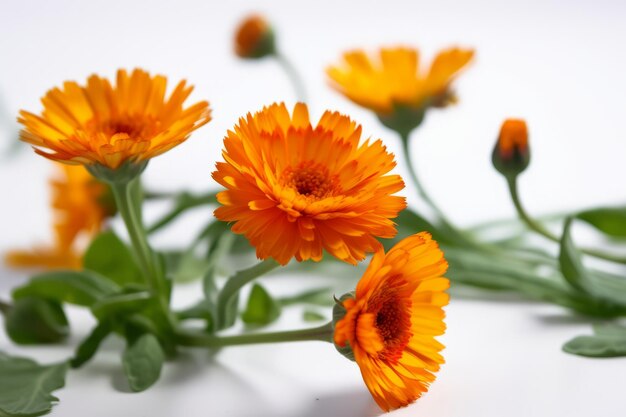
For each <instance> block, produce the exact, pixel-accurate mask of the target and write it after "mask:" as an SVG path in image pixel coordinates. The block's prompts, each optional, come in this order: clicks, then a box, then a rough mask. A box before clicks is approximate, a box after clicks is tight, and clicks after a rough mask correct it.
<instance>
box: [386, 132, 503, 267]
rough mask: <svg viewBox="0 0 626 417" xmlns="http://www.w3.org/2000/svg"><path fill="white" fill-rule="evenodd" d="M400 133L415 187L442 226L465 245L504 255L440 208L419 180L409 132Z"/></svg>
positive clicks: (405, 157)
mask: <svg viewBox="0 0 626 417" xmlns="http://www.w3.org/2000/svg"><path fill="white" fill-rule="evenodd" d="M398 134H399V135H400V141H401V142H402V151H403V153H404V160H405V161H406V164H407V168H408V171H409V176H410V177H411V180H412V181H413V185H415V188H416V189H417V192H418V194H419V195H420V197H421V198H422V200H423V201H424V202H425V203H426V204H428V206H429V207H430V208H431V209H432V210H433V212H434V213H435V215H436V216H437V217H438V219H439V221H440V223H441V226H442V227H443V228H445V230H446V231H447V232H448V233H449V234H451V235H453V236H454V237H455V239H457V240H458V242H459V243H462V244H464V245H465V246H469V247H473V248H476V249H480V250H482V251H484V252H490V253H492V254H499V255H503V251H501V250H498V248H496V247H493V246H491V245H487V244H484V243H482V242H478V241H476V240H475V239H473V238H471V236H468V235H467V234H466V233H464V232H463V231H462V230H459V229H458V228H457V227H456V226H454V225H453V224H452V222H450V221H449V220H448V218H447V216H446V215H445V214H444V213H443V211H442V210H441V209H440V208H439V206H437V204H435V202H434V201H433V199H432V198H430V195H429V194H428V193H427V192H426V189H425V188H424V186H423V185H422V183H421V182H420V180H419V177H418V176H417V170H416V169H415V166H414V165H413V160H412V159H411V152H410V151H409V133H401V132H398Z"/></svg>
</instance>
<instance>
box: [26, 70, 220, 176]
mask: <svg viewBox="0 0 626 417" xmlns="http://www.w3.org/2000/svg"><path fill="white" fill-rule="evenodd" d="M166 84H167V79H166V78H165V77H164V76H161V75H156V76H150V75H149V74H148V73H147V72H145V71H142V70H140V69H135V70H134V71H133V72H132V73H131V74H128V73H127V72H126V71H125V70H119V71H118V72H117V80H116V84H115V86H111V83H110V82H109V81H108V80H107V79H105V78H101V77H99V76H97V75H92V76H91V77H89V79H88V80H87V84H86V85H84V86H81V85H79V84H78V83H76V82H74V81H67V82H65V83H64V84H63V87H62V88H54V89H52V90H50V91H48V93H47V94H46V95H45V96H44V97H43V98H42V99H41V101H42V103H43V106H44V110H43V112H42V113H41V115H40V116H38V115H35V114H33V113H29V112H27V111H21V112H20V117H19V119H18V120H19V122H20V123H22V124H23V125H24V130H22V132H21V139H22V140H23V141H25V142H28V143H30V144H32V145H33V146H34V147H35V151H36V152H37V153H39V154H40V155H43V156H45V157H46V158H49V159H52V160H55V161H58V162H63V163H66V164H74V165H76V164H83V165H88V166H90V165H99V166H103V167H106V168H109V169H113V170H115V169H117V168H119V167H120V165H122V164H124V163H125V162H131V163H134V162H142V161H147V160H148V159H150V158H153V157H155V156H157V155H160V154H162V153H164V152H166V151H168V150H169V149H171V148H173V147H175V146H176V145H178V144H180V143H181V142H183V141H185V140H186V139H187V138H188V137H189V135H190V134H191V132H192V131H194V130H195V129H197V128H198V127H200V126H202V125H204V124H205V123H207V122H208V121H209V120H210V111H209V105H208V103H207V102H206V101H203V102H199V103H196V104H194V105H192V106H190V107H187V108H183V103H184V102H185V100H186V99H187V97H188V96H189V94H190V93H191V91H192V89H193V87H191V86H187V85H186V82H185V81H181V82H180V83H179V84H178V85H177V86H176V88H175V89H174V91H173V92H172V93H171V95H170V96H169V98H168V99H166V98H165V90H166Z"/></svg>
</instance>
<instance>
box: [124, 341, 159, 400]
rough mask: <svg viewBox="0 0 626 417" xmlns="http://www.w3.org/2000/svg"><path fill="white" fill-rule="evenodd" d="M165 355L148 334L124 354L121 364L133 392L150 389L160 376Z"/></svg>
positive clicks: (157, 343)
mask: <svg viewBox="0 0 626 417" xmlns="http://www.w3.org/2000/svg"><path fill="white" fill-rule="evenodd" d="M164 361H165V354H164V353H163V349H162V348H161V345H160V344H159V341H158V339H157V338H156V337H154V336H153V335H152V334H150V333H146V334H144V335H143V336H141V337H140V338H139V339H137V340H136V341H135V342H134V343H133V344H132V345H130V347H128V348H127V349H126V351H125V352H124V356H123V359H122V363H123V365H124V372H125V373H126V377H127V378H128V383H129V385H130V388H131V389H132V390H133V391H135V392H141V391H145V390H146V389H148V388H150V387H151V386H152V385H153V384H154V383H155V382H156V381H158V379H159V377H160V376H161V368H162V367H163V362H164Z"/></svg>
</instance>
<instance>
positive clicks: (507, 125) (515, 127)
mask: <svg viewBox="0 0 626 417" xmlns="http://www.w3.org/2000/svg"><path fill="white" fill-rule="evenodd" d="M492 160H493V164H494V166H495V167H496V169H497V170H498V171H499V172H500V173H502V174H503V175H505V176H517V175H518V174H520V173H521V172H523V171H524V170H525V169H526V168H527V167H528V165H529V163H530V148H529V147H528V127H527V126H526V121H524V120H522V119H507V120H505V121H504V123H502V127H501V128H500V135H499V136H498V141H497V142H496V146H495V147H494V150H493V154H492Z"/></svg>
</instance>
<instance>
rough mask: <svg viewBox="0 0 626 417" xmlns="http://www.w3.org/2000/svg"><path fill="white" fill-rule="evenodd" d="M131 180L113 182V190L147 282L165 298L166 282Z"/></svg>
mask: <svg viewBox="0 0 626 417" xmlns="http://www.w3.org/2000/svg"><path fill="white" fill-rule="evenodd" d="M134 181H138V180H137V179H135V180H133V181H131V182H114V183H111V190H112V191H113V196H114V197H115V202H116V204H117V208H118V210H119V212H120V214H121V215H122V219H123V220H124V224H125V225H126V229H127V230H128V235H129V237H130V240H131V243H132V246H133V250H134V252H135V256H136V257H137V260H138V262H139V266H140V267H141V270H142V272H143V274H144V276H145V279H146V283H147V284H148V286H149V287H150V288H151V289H152V290H153V291H154V292H155V293H156V294H158V296H159V297H160V298H163V297H164V296H165V295H166V294H167V291H166V289H165V286H164V284H165V282H163V280H162V277H160V276H159V274H158V272H157V271H158V269H157V268H156V266H155V258H154V254H153V252H152V249H150V245H149V244H148V240H147V239H146V234H145V231H144V229H143V225H142V224H141V215H140V213H138V211H140V210H138V207H137V204H136V203H134V202H133V196H132V192H133V187H134V185H133V184H132V183H133V182H134Z"/></svg>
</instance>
